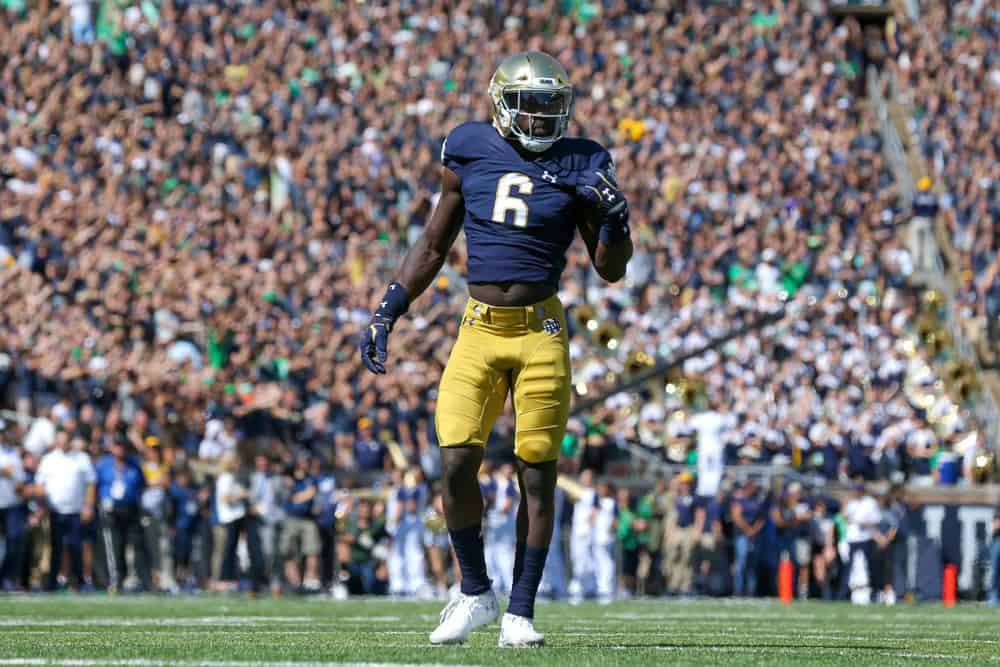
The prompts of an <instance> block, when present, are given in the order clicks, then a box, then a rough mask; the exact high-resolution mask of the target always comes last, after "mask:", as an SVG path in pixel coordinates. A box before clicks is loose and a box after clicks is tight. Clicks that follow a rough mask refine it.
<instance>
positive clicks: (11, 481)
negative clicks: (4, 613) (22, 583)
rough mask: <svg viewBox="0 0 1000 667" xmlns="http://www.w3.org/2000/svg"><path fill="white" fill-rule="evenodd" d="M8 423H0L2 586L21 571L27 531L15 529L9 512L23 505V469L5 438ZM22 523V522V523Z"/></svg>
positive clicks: (0, 559) (0, 571) (19, 456)
mask: <svg viewBox="0 0 1000 667" xmlns="http://www.w3.org/2000/svg"><path fill="white" fill-rule="evenodd" d="M5 426H6V424H5V423H4V422H3V420H0V533H2V534H3V540H2V541H0V586H2V587H4V588H6V587H7V586H6V582H7V581H8V580H10V579H14V578H15V577H16V576H17V575H16V574H15V573H18V572H20V554H21V542H22V539H23V538H22V535H23V534H24V529H23V527H22V526H17V527H15V526H14V523H15V516H14V514H13V513H11V515H10V516H9V517H8V513H10V512H11V511H12V510H14V509H15V508H16V507H17V506H18V505H19V504H20V503H21V486H22V485H23V484H24V466H23V465H22V464H21V453H20V452H18V451H17V449H15V448H14V447H12V446H11V445H10V444H8V443H7V442H5V441H4V440H3V439H2V438H3V430H4V427H5ZM22 523H23V520H22Z"/></svg>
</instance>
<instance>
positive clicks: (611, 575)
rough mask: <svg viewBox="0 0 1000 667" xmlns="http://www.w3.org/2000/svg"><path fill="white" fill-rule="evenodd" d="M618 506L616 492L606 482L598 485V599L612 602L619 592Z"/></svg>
mask: <svg viewBox="0 0 1000 667" xmlns="http://www.w3.org/2000/svg"><path fill="white" fill-rule="evenodd" d="M617 518H618V505H617V503H616V501H615V490H614V487H612V486H611V484H609V483H608V482H606V481H600V482H598V483H597V500H596V506H595V511H594V524H593V525H594V528H593V530H594V551H593V554H594V555H593V559H594V570H595V577H596V579H597V599H598V601H601V602H610V601H611V600H612V599H613V598H614V595H615V593H616V592H617V583H618V577H617V563H616V562H615V561H616V559H615V534H616V532H617V530H616V529H617Z"/></svg>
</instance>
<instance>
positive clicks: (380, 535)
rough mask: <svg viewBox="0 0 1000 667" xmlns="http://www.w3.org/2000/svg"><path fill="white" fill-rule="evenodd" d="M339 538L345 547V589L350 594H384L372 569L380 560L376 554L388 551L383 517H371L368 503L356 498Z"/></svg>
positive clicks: (387, 535) (387, 537)
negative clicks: (347, 576)
mask: <svg viewBox="0 0 1000 667" xmlns="http://www.w3.org/2000/svg"><path fill="white" fill-rule="evenodd" d="M341 539H342V543H343V544H345V545H346V547H347V556H348V560H347V563H346V565H347V571H348V572H349V573H350V577H351V579H350V581H349V583H348V589H349V591H350V592H351V594H353V595H379V594H385V592H386V591H385V590H384V588H385V586H384V582H383V585H382V586H380V585H379V582H378V580H377V579H376V576H375V569H376V562H377V560H379V559H378V558H377V555H378V554H379V553H380V552H384V551H386V550H387V546H386V542H387V541H388V539H389V534H388V533H387V532H386V530H385V519H384V518H378V517H375V516H373V514H372V505H371V502H369V501H367V500H361V501H358V503H357V507H356V512H355V514H354V516H353V517H352V518H351V519H350V520H348V522H347V527H346V528H345V530H344V533H343V536H342V538H341ZM383 558H384V556H383ZM379 588H382V589H383V590H381V591H380V590H379Z"/></svg>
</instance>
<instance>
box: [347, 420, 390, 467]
mask: <svg viewBox="0 0 1000 667" xmlns="http://www.w3.org/2000/svg"><path fill="white" fill-rule="evenodd" d="M387 454H388V449H386V446H385V445H384V444H383V443H382V442H381V441H379V440H378V439H377V438H376V437H375V434H374V432H373V431H372V420H371V419H369V418H368V417H362V418H361V419H359V420H358V437H357V440H355V441H354V460H355V463H357V466H358V468H360V469H361V470H369V471H380V470H385V468H386V465H387V464H388V456H387Z"/></svg>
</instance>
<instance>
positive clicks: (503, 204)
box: [492, 172, 534, 227]
mask: <svg viewBox="0 0 1000 667" xmlns="http://www.w3.org/2000/svg"><path fill="white" fill-rule="evenodd" d="M514 188H517V194H518V195H520V197H518V196H515V195H514V194H513V193H512V190H513V189H514ZM533 189H534V185H533V184H532V183H531V178H530V177H528V176H525V175H524V174H518V173H516V172H511V173H509V174H504V175H503V176H501V177H500V180H498V181H497V194H496V198H495V199H494V200H493V216H492V220H493V222H499V223H504V222H507V213H509V212H513V213H514V226H515V227H527V226H528V204H527V203H525V201H524V199H522V198H521V197H524V196H525V195H530V194H531V191H532V190H533Z"/></svg>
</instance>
